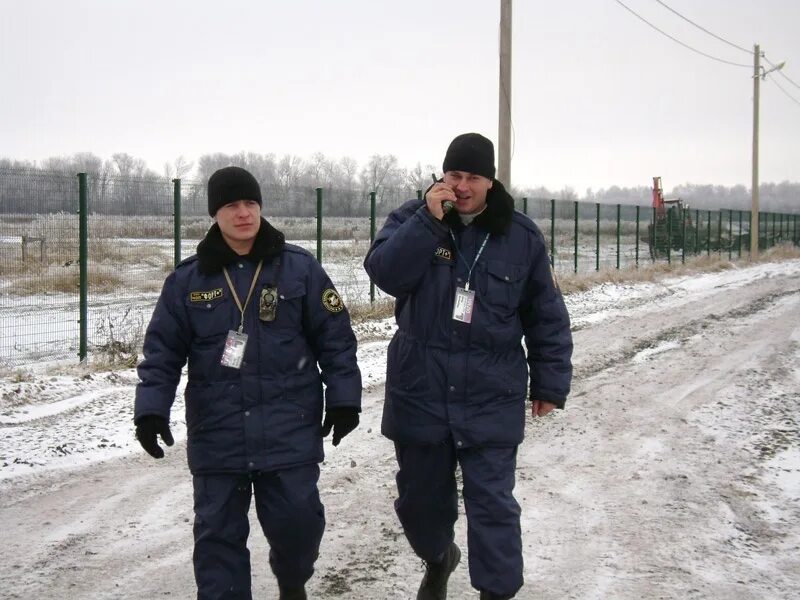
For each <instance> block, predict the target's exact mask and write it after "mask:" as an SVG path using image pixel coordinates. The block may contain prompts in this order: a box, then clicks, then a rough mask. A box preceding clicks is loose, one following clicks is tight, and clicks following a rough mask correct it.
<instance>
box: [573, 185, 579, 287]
mask: <svg viewBox="0 0 800 600" xmlns="http://www.w3.org/2000/svg"><path fill="white" fill-rule="evenodd" d="M573 262H574V263H575V272H576V273H577V272H578V201H577V200H575V259H574V260H573Z"/></svg>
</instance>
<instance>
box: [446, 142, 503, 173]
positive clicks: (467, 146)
mask: <svg viewBox="0 0 800 600" xmlns="http://www.w3.org/2000/svg"><path fill="white" fill-rule="evenodd" d="M442 171H444V172H445V173H447V172H448V171H464V172H465V173H473V174H475V175H483V176H484V177H486V178H487V179H494V173H495V170H494V144H492V142H491V140H489V139H487V138H485V137H483V136H482V135H481V134H479V133H462V134H461V135H459V136H457V137H456V138H455V139H454V140H453V141H452V142H450V146H448V148H447V153H446V154H445V155H444V164H443V165H442Z"/></svg>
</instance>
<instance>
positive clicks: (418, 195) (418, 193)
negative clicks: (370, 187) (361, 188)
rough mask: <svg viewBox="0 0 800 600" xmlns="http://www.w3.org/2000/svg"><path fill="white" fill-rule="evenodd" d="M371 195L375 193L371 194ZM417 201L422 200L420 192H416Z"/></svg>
mask: <svg viewBox="0 0 800 600" xmlns="http://www.w3.org/2000/svg"><path fill="white" fill-rule="evenodd" d="M372 193H373V194H374V193H375V192H372ZM417 200H422V190H417Z"/></svg>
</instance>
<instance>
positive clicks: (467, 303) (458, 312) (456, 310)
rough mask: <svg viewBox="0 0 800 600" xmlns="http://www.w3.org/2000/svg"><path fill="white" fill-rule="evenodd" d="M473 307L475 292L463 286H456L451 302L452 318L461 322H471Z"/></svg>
mask: <svg viewBox="0 0 800 600" xmlns="http://www.w3.org/2000/svg"><path fill="white" fill-rule="evenodd" d="M474 308H475V292H474V291H473V290H467V289H464V288H456V298H455V301H454V302H453V319H455V320H456V321H461V322H462V323H472V310H473V309H474Z"/></svg>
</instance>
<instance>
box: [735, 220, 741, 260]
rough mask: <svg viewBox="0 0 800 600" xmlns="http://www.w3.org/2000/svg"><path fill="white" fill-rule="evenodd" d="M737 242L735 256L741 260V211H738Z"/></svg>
mask: <svg viewBox="0 0 800 600" xmlns="http://www.w3.org/2000/svg"><path fill="white" fill-rule="evenodd" d="M737 238H738V242H737V243H736V254H737V257H738V258H742V211H741V210H740V211H739V235H738V236H737Z"/></svg>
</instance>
